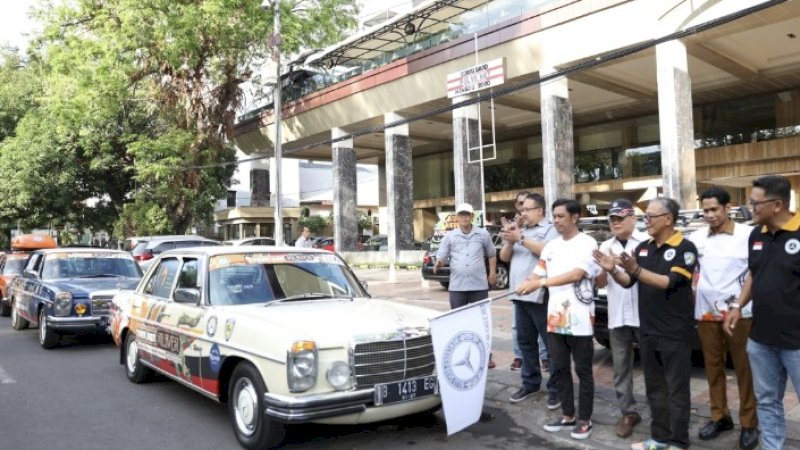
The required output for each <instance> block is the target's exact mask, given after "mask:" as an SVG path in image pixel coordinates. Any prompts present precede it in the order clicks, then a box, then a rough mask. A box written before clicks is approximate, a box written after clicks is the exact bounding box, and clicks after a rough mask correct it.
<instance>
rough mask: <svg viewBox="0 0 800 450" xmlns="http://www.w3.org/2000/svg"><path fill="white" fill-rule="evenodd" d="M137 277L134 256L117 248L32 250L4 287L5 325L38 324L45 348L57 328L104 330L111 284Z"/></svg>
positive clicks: (122, 285)
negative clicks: (8, 317) (7, 299)
mask: <svg viewBox="0 0 800 450" xmlns="http://www.w3.org/2000/svg"><path fill="white" fill-rule="evenodd" d="M141 277H142V272H141V269H139V266H138V265H137V264H136V261H134V259H133V257H132V256H131V255H130V253H128V252H124V251H121V250H107V249H95V248H69V247H65V248H55V249H46V250H37V251H34V252H32V253H31V255H30V257H28V260H27V262H26V264H25V268H24V269H23V271H22V275H20V276H17V277H16V278H14V280H13V281H12V282H11V285H10V286H9V288H8V290H9V297H10V302H11V326H12V327H13V328H14V329H15V330H22V329H24V328H27V327H28V326H29V325H32V326H35V327H38V329H39V344H40V345H41V346H42V347H43V348H47V349H49V348H53V347H56V346H58V344H59V343H60V342H61V336H62V335H63V334H79V333H91V332H101V333H103V332H106V333H107V332H108V330H109V308H110V305H111V299H112V297H113V294H114V293H115V290H117V289H132V288H134V287H135V286H136V285H137V284H138V283H139V280H140V279H141ZM109 291H110V292H109Z"/></svg>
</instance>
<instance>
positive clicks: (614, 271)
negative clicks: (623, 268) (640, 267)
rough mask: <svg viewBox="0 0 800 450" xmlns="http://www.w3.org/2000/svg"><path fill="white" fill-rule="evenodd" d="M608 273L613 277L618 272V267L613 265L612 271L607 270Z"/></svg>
mask: <svg viewBox="0 0 800 450" xmlns="http://www.w3.org/2000/svg"><path fill="white" fill-rule="evenodd" d="M609 273H610V274H611V276H612V277H613V276H614V275H616V274H617V273H619V268H617V266H614V270H612V271H611V272H609Z"/></svg>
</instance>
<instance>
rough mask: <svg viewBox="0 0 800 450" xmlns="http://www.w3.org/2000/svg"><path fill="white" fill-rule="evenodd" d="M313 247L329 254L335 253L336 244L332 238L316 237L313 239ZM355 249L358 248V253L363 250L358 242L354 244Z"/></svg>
mask: <svg viewBox="0 0 800 450" xmlns="http://www.w3.org/2000/svg"><path fill="white" fill-rule="evenodd" d="M313 245H314V248H318V249H320V250H327V251H329V252H335V251H336V242H335V241H334V239H333V238H332V237H318V238H316V239H314V243H313ZM356 247H357V248H358V251H361V250H362V249H363V246H362V244H361V241H360V240H359V241H357V242H356Z"/></svg>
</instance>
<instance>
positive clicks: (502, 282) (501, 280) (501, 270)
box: [494, 264, 508, 290]
mask: <svg viewBox="0 0 800 450" xmlns="http://www.w3.org/2000/svg"><path fill="white" fill-rule="evenodd" d="M495 274H496V275H497V282H496V283H495V285H494V288H495V289H501V290H502V289H508V267H507V266H506V265H505V264H497V270H495Z"/></svg>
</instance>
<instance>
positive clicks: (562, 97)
mask: <svg viewBox="0 0 800 450" xmlns="http://www.w3.org/2000/svg"><path fill="white" fill-rule="evenodd" d="M553 71H554V69H548V70H544V71H543V72H542V74H543V75H546V74H548V73H551V72H553ZM539 91H540V96H541V105H542V106H541V114H542V160H543V161H542V164H543V167H544V170H543V172H544V173H543V175H544V183H543V184H544V198H545V200H546V201H547V217H551V216H552V206H551V205H552V204H553V202H554V201H555V200H556V199H559V198H570V199H572V198H575V175H574V168H575V144H574V141H573V137H572V104H571V103H570V101H569V88H568V85H567V79H566V78H564V77H561V78H558V79H556V80H553V81H548V82H547V83H544V84H542V85H541V87H540V88H539Z"/></svg>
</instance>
